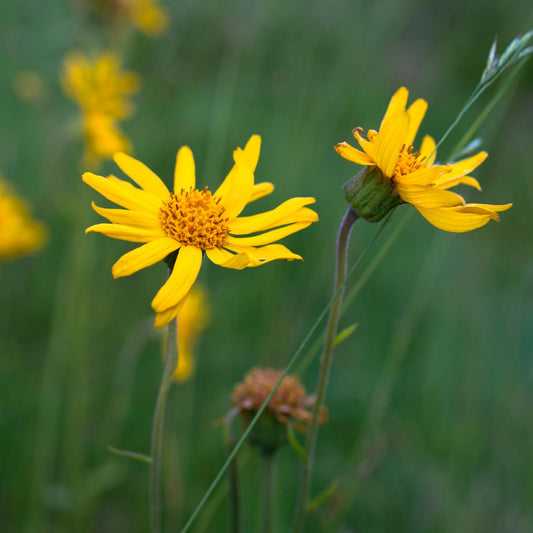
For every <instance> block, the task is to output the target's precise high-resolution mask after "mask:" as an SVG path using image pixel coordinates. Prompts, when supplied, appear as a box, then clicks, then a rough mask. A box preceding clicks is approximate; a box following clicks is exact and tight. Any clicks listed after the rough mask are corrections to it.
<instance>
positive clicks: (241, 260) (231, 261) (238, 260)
mask: <svg viewBox="0 0 533 533" xmlns="http://www.w3.org/2000/svg"><path fill="white" fill-rule="evenodd" d="M205 253H206V254H207V257H208V258H209V259H210V260H211V261H212V262H213V263H215V265H219V266H222V267H224V268H233V269H235V270H242V269H243V268H246V267H247V266H249V263H250V258H249V257H248V256H247V255H246V254H244V253H237V254H232V253H231V252H228V251H227V250H224V249H222V248H212V249H210V250H206V252H205Z"/></svg>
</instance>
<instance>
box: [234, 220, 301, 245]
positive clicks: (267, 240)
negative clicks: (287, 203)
mask: <svg viewBox="0 0 533 533" xmlns="http://www.w3.org/2000/svg"><path fill="white" fill-rule="evenodd" d="M310 224H311V222H296V223H294V224H289V225H288V226H284V227H283V228H278V229H274V230H271V231H267V232H266V233H261V234H260V235H254V236H253V237H233V236H231V235H228V236H227V237H226V244H227V245H228V246H230V245H231V246H263V245H264V244H271V243H273V242H274V241H277V240H278V239H283V237H286V236H287V235H291V234H292V233H296V232H297V231H300V230H302V229H304V228H307V226H309V225H310Z"/></svg>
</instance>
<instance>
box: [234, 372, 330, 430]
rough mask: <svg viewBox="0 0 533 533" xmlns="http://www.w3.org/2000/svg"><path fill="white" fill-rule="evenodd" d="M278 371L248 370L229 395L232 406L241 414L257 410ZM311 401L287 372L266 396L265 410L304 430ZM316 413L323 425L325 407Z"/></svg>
mask: <svg viewBox="0 0 533 533" xmlns="http://www.w3.org/2000/svg"><path fill="white" fill-rule="evenodd" d="M282 374H283V371H282V370H275V369H273V368H253V369H252V370H250V371H249V372H248V373H247V374H246V375H245V376H244V381H243V382H242V383H238V384H237V385H235V387H234V389H233V392H232V394H231V401H232V403H233V405H234V406H235V408H236V409H237V410H238V411H239V412H240V413H241V414H244V415H247V414H249V413H251V414H255V413H257V411H259V409H260V408H261V406H262V405H263V403H264V402H265V400H266V399H267V397H268V395H269V394H270V393H271V392H272V389H273V388H274V386H275V385H276V383H277V382H278V381H279V379H280V378H281V375H282ZM314 404H315V398H314V396H307V394H306V392H305V389H304V387H303V385H302V383H301V382H300V379H299V378H298V376H295V375H290V374H289V375H287V376H285V377H284V378H283V381H282V382H281V383H280V385H279V387H278V388H277V389H276V392H274V394H273V395H272V398H270V401H269V402H268V404H267V406H266V408H265V411H266V412H268V413H270V414H272V415H273V416H274V418H276V420H277V421H278V422H280V423H281V424H288V423H291V424H293V425H294V427H295V428H296V429H299V430H300V431H305V429H306V427H307V426H308V425H309V424H310V423H311V419H312V408H313V406H314ZM319 416H320V423H321V424H324V423H325V422H326V421H327V418H328V411H327V409H326V408H325V407H322V409H321V411H320V414H319Z"/></svg>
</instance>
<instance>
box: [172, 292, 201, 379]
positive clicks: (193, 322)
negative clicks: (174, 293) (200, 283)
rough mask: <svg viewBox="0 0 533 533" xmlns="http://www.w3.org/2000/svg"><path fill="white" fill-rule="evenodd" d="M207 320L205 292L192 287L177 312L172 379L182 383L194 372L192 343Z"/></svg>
mask: <svg viewBox="0 0 533 533" xmlns="http://www.w3.org/2000/svg"><path fill="white" fill-rule="evenodd" d="M207 321H208V308H207V304H206V302H205V293H204V291H202V290H201V289H197V288H192V289H191V292H190V293H189V296H187V298H186V299H185V301H184V303H183V306H182V308H181V310H180V312H179V313H178V320H177V327H178V366H177V367H176V370H175V372H174V381H178V382H180V383H183V382H184V381H187V380H188V379H190V377H191V376H192V374H193V373H194V354H193V349H194V344H195V342H196V339H197V337H198V334H199V333H200V331H202V330H203V329H204V328H205V326H206V325H207Z"/></svg>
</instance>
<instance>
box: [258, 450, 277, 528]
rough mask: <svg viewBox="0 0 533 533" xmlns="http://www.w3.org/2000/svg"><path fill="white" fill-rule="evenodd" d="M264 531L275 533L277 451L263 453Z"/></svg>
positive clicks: (262, 499) (262, 496)
mask: <svg viewBox="0 0 533 533" xmlns="http://www.w3.org/2000/svg"><path fill="white" fill-rule="evenodd" d="M261 509H262V513H263V523H262V529H261V531H262V532H263V533H274V528H275V523H276V520H275V517H276V452H274V453H262V454H261Z"/></svg>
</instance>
